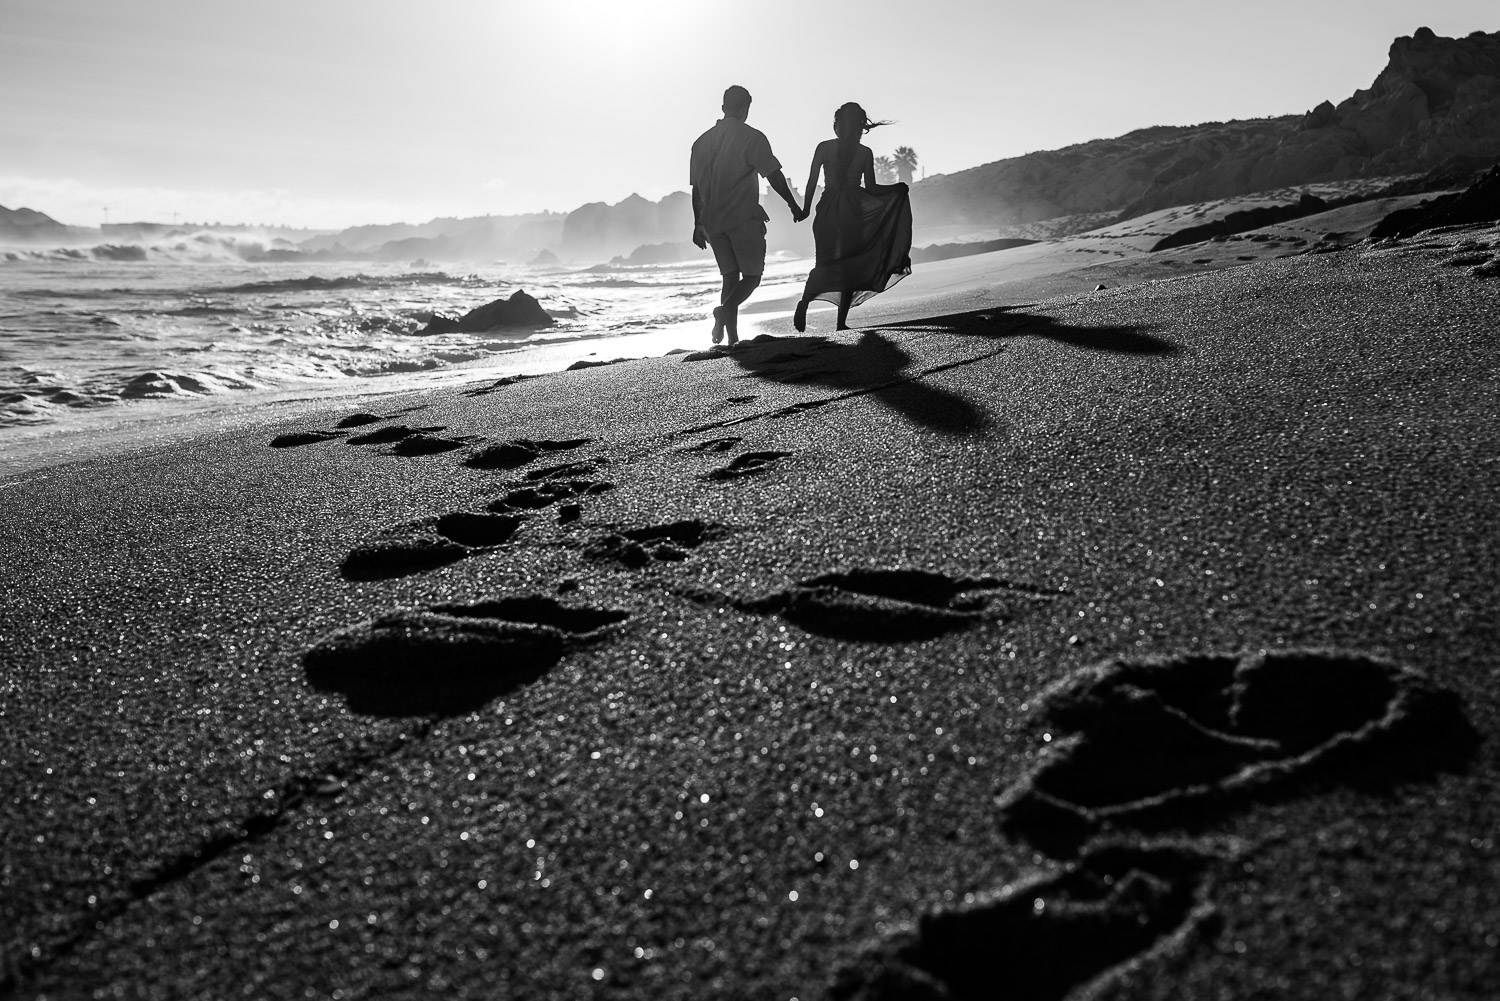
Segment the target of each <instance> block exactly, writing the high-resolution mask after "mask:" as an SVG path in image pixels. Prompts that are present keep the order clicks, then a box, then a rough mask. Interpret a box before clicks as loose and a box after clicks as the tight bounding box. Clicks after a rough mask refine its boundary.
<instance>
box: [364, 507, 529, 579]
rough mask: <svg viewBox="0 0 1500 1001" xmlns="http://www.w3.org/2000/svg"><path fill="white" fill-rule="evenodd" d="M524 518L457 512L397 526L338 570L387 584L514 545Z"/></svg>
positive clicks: (367, 545)
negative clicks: (513, 537) (514, 538)
mask: <svg viewBox="0 0 1500 1001" xmlns="http://www.w3.org/2000/svg"><path fill="white" fill-rule="evenodd" d="M522 521H523V519H522V518H521V517H520V516H519V515H514V514H484V513H480V512H475V511H455V512H453V513H451V514H445V515H442V516H440V517H437V518H427V519H424V520H422V521H414V522H409V523H408V524H405V525H398V526H397V527H395V528H392V529H390V530H388V531H386V532H384V533H382V534H381V535H380V536H378V537H376V538H374V539H371V540H370V541H368V542H365V543H363V544H361V545H359V546H356V547H355V548H354V549H353V550H351V551H350V553H349V555H348V556H346V557H344V562H343V563H342V564H341V565H340V567H339V570H340V572H341V573H342V574H343V576H344V578H345V579H346V580H384V579H388V578H391V577H405V576H408V575H410V574H415V573H422V572H423V571H425V570H433V569H436V568H437V567H440V566H446V565H447V564H449V563H455V562H457V561H458V560H461V559H463V558H464V557H466V556H473V555H475V554H476V553H482V552H485V551H487V550H489V549H493V548H494V547H496V546H499V545H503V544H504V543H506V542H508V541H510V538H511V537H512V536H513V535H515V534H516V530H517V529H518V528H520V527H521V522H522Z"/></svg>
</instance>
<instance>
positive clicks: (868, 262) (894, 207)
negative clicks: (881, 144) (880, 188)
mask: <svg viewBox="0 0 1500 1001" xmlns="http://www.w3.org/2000/svg"><path fill="white" fill-rule="evenodd" d="M849 173H850V170H849V169H848V168H845V169H843V170H839V169H837V168H835V167H834V165H832V164H830V165H829V169H828V170H827V172H826V174H825V177H826V178H827V179H828V184H827V187H825V188H824V190H823V195H822V197H820V198H819V199H818V208H817V215H816V216H815V217H814V218H813V240H814V242H815V244H816V246H817V260H816V265H815V267H814V268H813V269H812V273H811V274H809V275H808V276H807V287H806V289H805V290H804V292H803V295H804V297H805V298H808V299H823V300H825V301H827V302H831V303H833V304H834V305H838V302H839V297H840V296H841V295H842V294H843V293H845V292H852V293H854V299H853V302H852V303H851V305H856V306H857V305H859V304H860V303H862V302H864V301H865V300H866V299H868V298H870V297H871V296H872V295H876V294H878V293H880V292H884V291H885V290H886V289H888V288H890V287H891V286H892V285H894V284H896V283H897V282H899V281H900V280H901V279H903V278H905V277H906V276H907V275H909V274H911V197H910V194H909V193H908V191H907V190H905V189H895V190H891V191H884V192H881V193H880V194H875V193H873V192H870V191H868V190H866V189H865V188H864V187H863V186H861V185H860V183H859V174H858V171H857V170H855V171H854V176H853V177H852V178H851V177H849Z"/></svg>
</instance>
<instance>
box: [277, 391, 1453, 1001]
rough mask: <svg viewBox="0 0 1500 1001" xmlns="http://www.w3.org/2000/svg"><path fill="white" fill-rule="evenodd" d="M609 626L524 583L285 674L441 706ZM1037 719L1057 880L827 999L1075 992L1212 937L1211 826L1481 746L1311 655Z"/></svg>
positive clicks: (1366, 675) (741, 600) (408, 558)
mask: <svg viewBox="0 0 1500 1001" xmlns="http://www.w3.org/2000/svg"><path fill="white" fill-rule="evenodd" d="M380 419H381V418H375V417H373V415H355V416H354V417H351V418H346V419H345V421H342V422H340V426H339V429H338V430H336V431H333V432H303V433H301V435H302V436H303V437H302V438H299V439H298V440H295V441H291V440H288V439H292V438H297V435H284V436H282V438H279V439H277V440H276V441H274V442H272V444H273V445H274V446H276V447H292V446H294V445H301V444H311V443H314V442H316V441H326V440H329V439H331V438H335V437H339V436H341V435H342V434H343V433H344V431H345V429H347V428H350V427H357V426H360V424H361V423H374V422H375V421H378V420H380ZM441 430H442V428H421V429H414V428H406V427H404V426H395V427H388V428H385V429H382V431H383V433H382V432H369V433H365V434H363V435H360V436H358V438H360V439H362V440H363V441H365V442H366V443H370V444H377V443H381V442H403V441H407V440H409V439H410V438H412V437H414V436H424V437H425V436H433V435H435V433H436V432H438V431H441ZM311 436H316V437H311ZM448 440H457V439H448ZM349 441H350V442H351V443H357V442H356V439H355V438H350V439H349ZM740 442H741V439H740V438H738V437H733V436H726V437H719V438H713V439H708V440H705V441H702V442H699V443H697V444H695V445H691V446H688V447H686V448H684V449H680V450H679V451H681V452H684V453H687V454H693V455H703V456H709V455H716V454H725V453H728V452H731V451H733V450H734V449H735V448H736V447H737V446H738V445H739V444H740ZM467 444H471V443H469V442H467V441H460V445H467ZM586 444H589V440H588V439H584V438H577V439H569V440H561V441H533V440H528V439H522V440H517V441H512V442H505V443H500V444H495V445H489V446H485V447H483V448H481V449H479V450H477V451H475V452H473V453H472V454H471V455H470V456H469V457H468V459H466V460H465V464H466V465H468V466H470V467H471V468H477V469H501V470H513V469H520V468H521V467H524V466H526V465H529V464H531V463H533V462H535V461H537V460H538V459H540V458H542V457H544V456H547V455H551V454H555V453H561V452H567V451H571V450H573V449H576V448H579V447H582V446H583V445H586ZM423 447H426V446H423ZM399 454H418V453H416V452H407V453H399ZM789 454H790V453H786V452H775V451H748V452H742V453H740V454H739V455H736V456H735V457H734V458H733V459H731V460H730V461H729V462H728V463H727V464H725V465H723V466H720V467H718V468H716V469H714V470H711V471H709V472H706V473H703V474H700V479H704V480H707V481H717V482H723V481H731V480H735V479H739V478H741V477H744V476H750V475H754V474H756V473H759V472H762V471H765V470H767V469H768V468H769V467H770V466H772V465H773V464H774V463H776V462H778V461H780V460H782V459H784V458H786V457H788V455H789ZM605 464H606V460H604V459H602V458H593V459H583V460H575V461H566V462H560V463H554V464H552V465H548V466H543V467H539V468H537V469H534V470H531V471H530V472H528V473H526V474H525V476H524V479H523V480H522V481H521V482H520V483H518V484H512V485H511V486H510V487H509V488H508V489H507V491H506V492H505V493H504V494H503V495H502V496H501V497H500V498H499V499H497V500H496V501H494V502H493V503H491V504H490V505H489V509H488V510H487V511H485V512H453V513H450V514H445V515H442V516H439V517H436V518H430V519H425V520H422V521H418V522H413V523H409V524H407V525H402V526H397V527H396V528H393V529H391V530H389V531H387V532H386V533H383V534H382V535H381V536H379V537H377V538H376V539H373V540H371V541H370V542H369V543H366V544H365V545H363V546H360V547H358V548H356V549H355V550H354V551H352V552H351V553H350V554H349V556H348V558H347V559H346V560H345V561H344V564H343V567H342V570H343V573H344V575H345V576H346V577H350V578H354V579H368V578H373V577H383V576H386V577H388V576H398V575H402V574H405V573H414V572H420V571H422V570H425V569H431V568H433V567H437V566H441V565H444V564H445V563H449V562H453V561H455V560H458V559H462V558H464V557H466V556H469V555H472V554H474V553H479V552H486V551H489V550H492V549H494V548H496V547H498V546H502V545H504V544H506V543H507V542H509V541H510V540H511V539H512V538H513V537H514V536H515V534H516V533H517V532H518V531H519V530H520V528H521V526H522V525H523V523H524V521H525V519H526V518H527V517H528V516H530V515H531V514H534V513H535V512H537V511H538V510H540V509H542V508H546V507H551V506H554V505H556V506H558V507H559V508H560V509H561V517H560V519H559V520H560V521H561V522H562V523H564V524H566V523H568V522H569V521H571V520H577V518H578V516H579V512H578V501H579V500H580V499H581V498H585V497H587V496H590V495H592V494H597V493H601V492H604V491H607V490H609V489H611V488H612V486H613V484H610V483H608V482H606V481H604V480H602V479H598V478H596V476H597V474H598V473H599V472H600V470H601V469H602V468H603V467H604V466H605ZM728 531H729V529H728V528H727V527H726V526H723V525H718V524H714V523H710V522H705V521H701V520H696V519H694V520H684V521H678V522H672V523H669V524H663V525H651V526H642V527H637V528H625V529H621V530H618V531H615V532H610V533H607V534H605V535H603V536H601V537H599V538H596V539H594V540H592V541H591V542H588V543H587V544H585V545H584V547H583V550H582V556H583V558H584V559H587V560H590V561H593V562H599V563H605V564H611V565H616V566H620V567H623V568H626V569H641V568H644V567H646V566H649V565H651V564H653V563H655V562H661V561H665V562H675V561H679V560H682V559H684V558H686V557H687V555H688V553H689V551H690V550H692V549H695V548H697V547H698V546H701V545H703V544H705V543H708V542H712V541H714V540H716V539H719V538H722V537H724V536H725V535H726V534H727V533H728ZM677 593H678V594H679V595H680V596H682V597H685V598H688V599H690V600H693V601H695V602H698V603H700V604H707V605H719V606H724V605H727V606H730V607H734V608H736V609H737V610H739V611H742V612H745V613H748V614H755V615H763V616H774V617H778V618H781V619H783V620H784V621H786V622H788V623H791V624H792V625H794V626H796V627H798V628H800V629H803V630H805V631H807V632H810V633H813V634H816V635H821V636H826V637H829V638H833V639H837V640H842V641H852V642H878V643H902V642H922V641H926V640H931V639H935V638H937V637H941V636H944V635H947V634H951V633H955V632H959V631H962V630H967V629H971V628H974V627H976V626H978V625H980V624H983V623H994V622H1004V621H1010V620H1013V619H1014V618H1015V617H1017V616H1020V615H1024V614H1027V613H1028V612H1030V611H1032V610H1035V609H1039V608H1042V607H1044V606H1045V605H1046V604H1047V603H1049V602H1051V601H1054V600H1056V598H1058V597H1059V596H1060V595H1063V594H1065V593H1066V592H1061V591H1057V590H1053V589H1048V588H1043V587H1036V586H1032V585H1027V584H1017V583H1014V582H1008V581H1004V580H1000V579H997V578H993V577H981V578H959V577H950V576H947V575H944V574H939V573H933V572H929V571H922V570H906V569H897V570H892V569H854V570H850V571H846V572H842V573H829V574H822V575H818V576H814V577H811V578H807V579H804V580H801V581H798V582H795V583H793V584H791V585H790V586H788V587H786V588H784V589H781V590H777V591H773V592H770V593H766V594H762V595H758V596H749V597H745V596H733V595H723V594H718V593H712V592H702V591H691V590H686V591H678V592H677ZM628 618H629V613H627V612H626V611H624V610H619V609H604V608H590V607H584V606H568V605H564V604H562V603H561V602H559V601H557V600H555V599H553V598H550V597H541V596H519V597H508V598H500V599H495V600H489V601H480V602H475V603H472V604H466V605H464V604H442V605H433V606H430V607H427V608H418V609H398V610H395V611H392V612H389V613H386V614H384V615H381V616H378V617H376V618H374V619H370V620H368V621H365V622H361V623H358V624H356V625H354V626H351V627H349V628H347V629H343V630H340V631H338V632H335V633H333V634H331V635H329V636H326V637H325V638H323V639H322V640H320V641H319V642H318V643H316V644H315V645H314V646H313V647H312V648H311V649H310V650H309V651H308V652H307V654H306V656H305V658H304V665H305V668H306V672H307V677H308V680H309V682H310V683H311V684H312V685H313V686H314V687H316V688H319V689H323V690H330V691H337V692H340V693H342V694H344V696H345V697H346V699H347V700H348V703H349V705H350V707H351V708H352V709H354V710H355V711H357V712H368V713H373V714H391V715H412V714H416V715H448V714H453V713H461V712H468V711H472V710H474V709H476V708H479V707H480V706H482V705H483V704H485V703H486V702H488V701H489V700H491V699H493V698H496V697H498V696H500V695H503V694H505V693H506V692H508V691H511V690H513V689H515V688H516V687H518V686H520V685H524V684H526V683H528V682H529V681H531V680H534V679H535V678H537V677H539V676H541V675H542V674H543V673H545V672H546V671H547V670H549V669H550V668H551V667H552V666H553V665H555V664H556V663H557V662H558V661H559V660H561V659H562V658H563V657H564V656H566V655H568V654H569V653H571V652H573V651H577V650H581V649H584V648H586V647H588V646H590V645H592V644H595V643H598V642H601V641H603V640H605V639H607V638H608V637H609V636H610V635H611V634H612V633H613V631H614V630H615V629H616V628H617V627H619V626H621V625H622V624H623V623H624V622H626V621H627V620H628ZM1035 713H1036V716H1037V721H1038V722H1039V723H1040V724H1042V725H1044V726H1045V727H1046V728H1047V729H1048V732H1049V735H1050V736H1051V737H1052V739H1051V740H1050V741H1049V743H1048V744H1047V745H1046V746H1045V748H1044V749H1043V751H1042V752H1041V754H1040V755H1039V756H1038V758H1037V760H1036V763H1035V765H1034V766H1033V767H1032V768H1031V769H1030V770H1029V771H1028V772H1027V773H1026V774H1025V775H1024V776H1022V777H1021V778H1020V779H1019V780H1018V781H1016V782H1015V783H1013V784H1012V785H1010V786H1009V787H1007V788H1005V789H1002V790H1001V791H1000V792H999V793H998V795H997V796H996V798H995V806H996V817H997V822H998V826H999V828H1000V830H1002V831H1003V832H1004V833H1005V834H1006V835H1007V836H1008V837H1010V838H1012V839H1015V840H1019V841H1022V842H1026V843H1029V844H1031V845H1033V846H1035V847H1036V848H1038V849H1041V850H1043V851H1045V852H1047V853H1049V854H1051V855H1052V856H1053V857H1054V858H1056V859H1058V860H1060V861H1061V862H1063V863H1064V864H1063V866H1062V868H1061V870H1060V871H1059V872H1056V873H1055V874H1049V875H1038V876H1035V877H1032V878H1029V879H1023V880H1021V881H1019V882H1017V883H1015V884H1013V885H1010V886H1008V887H1006V888H1005V889H1003V890H1000V891H997V892H994V893H992V894H988V895H984V896H981V897H980V898H979V899H977V900H975V901H974V902H972V903H967V904H965V905H963V906H961V907H952V908H942V909H939V910H936V911H933V912H931V913H929V914H927V915H925V916H923V917H922V918H921V919H920V920H919V921H918V922H917V923H916V924H915V925H914V926H911V927H908V928H904V929H902V930H900V931H898V932H896V933H894V934H891V935H889V936H887V937H886V938H884V939H883V940H881V941H878V942H876V943H873V944H871V945H869V946H867V947H865V948H864V949H863V950H862V951H861V952H860V953H859V954H858V955H857V956H856V957H854V959H853V960H852V961H850V962H848V963H846V964H845V965H843V966H842V967H841V968H839V969H838V970H837V972H836V974H835V976H834V978H833V983H832V985H831V988H830V996H831V997H832V998H835V999H838V1001H896V999H908V998H923V999H966V998H987V997H991V996H994V995H995V993H996V992H997V990H999V989H1000V987H1001V980H1002V979H1003V986H1004V991H1005V995H1006V996H1007V997H1013V998H1017V999H1031V1001H1041V999H1061V998H1064V997H1066V996H1069V995H1070V994H1073V993H1075V992H1081V993H1083V994H1092V993H1094V992H1095V991H1097V990H1100V989H1102V988H1104V987H1106V986H1107V985H1108V984H1109V983H1111V982H1112V981H1116V980H1118V979H1120V978H1122V977H1126V976H1129V975H1130V974H1131V973H1132V972H1133V971H1136V970H1138V969H1140V968H1141V967H1142V966H1143V965H1144V964H1147V963H1149V962H1150V961H1151V960H1152V959H1153V958H1154V957H1155V956H1157V955H1159V954H1162V953H1164V952H1168V951H1171V950H1174V949H1178V948H1181V947H1184V945H1185V944H1186V943H1189V942H1191V941H1192V940H1193V939H1194V937H1195V936H1197V935H1200V934H1209V933H1210V929H1211V926H1212V921H1211V920H1210V918H1211V917H1212V915H1213V913H1214V907H1213V903H1212V890H1213V885H1214V877H1215V873H1216V872H1217V871H1218V870H1219V869H1221V868H1222V867H1223V865H1224V864H1225V863H1226V862H1227V861H1231V860H1230V859H1228V858H1227V856H1225V855H1224V854H1223V853H1222V852H1221V851H1220V850H1218V849H1215V848H1213V847H1211V846H1210V845H1209V844H1207V843H1205V842H1201V841H1194V840H1191V838H1190V835H1191V834H1193V833H1195V832H1201V831H1202V830H1203V829H1204V828H1206V827H1207V826H1208V825H1210V824H1211V823H1212V821H1213V820H1214V819H1216V818H1218V817H1222V816H1224V815H1226V814H1227V813H1229V812H1231V811H1234V810H1236V809H1242V808H1244V807H1245V806H1246V805H1248V804H1251V803H1253V802H1255V801H1256V800H1258V799H1263V798H1267V797H1271V796H1287V795H1294V794H1296V793H1298V792H1301V791H1305V790H1307V789H1309V788H1311V787H1314V786H1316V785H1318V784H1324V785H1326V784H1336V783H1366V782H1379V783H1390V782H1393V781H1407V780H1419V779H1423V778H1428V777H1430V776H1432V775H1433V774H1435V773H1436V772H1439V771H1443V770H1458V769H1461V768H1462V767H1464V765H1465V764H1466V763H1467V761H1468V760H1469V758H1470V757H1472V755H1473V753H1474V749H1475V747H1476V745H1477V736H1476V733H1475V731H1474V729H1473V728H1472V726H1471V725H1470V724H1469V722H1468V720H1467V719H1466V718H1465V716H1464V713H1463V711H1462V707H1461V705H1460V703H1459V701H1458V700H1457V698H1456V697H1455V696H1453V695H1452V693H1450V692H1447V691H1445V690H1443V689H1440V688H1438V687H1437V686H1435V685H1434V684H1433V683H1432V682H1430V681H1429V680H1428V679H1426V678H1425V677H1423V676H1422V675H1419V674H1417V673H1415V672H1413V671H1410V670H1407V669H1404V668H1402V667H1400V666H1398V665H1394V664H1390V663H1387V662H1384V661H1380V660H1376V659H1373V658H1368V657H1362V656H1358V655H1352V654H1345V653H1338V652H1331V651H1321V650H1290V651H1277V652H1261V653H1256V654H1247V655H1204V656H1186V657H1179V658H1175V659H1158V660H1147V661H1131V660H1112V661H1107V662H1105V663H1102V664H1099V665H1097V666H1094V667H1091V668H1088V669H1085V670H1083V671H1080V672H1078V673H1076V674H1075V675H1073V676H1071V677H1069V678H1067V679H1065V680H1064V681H1063V682H1061V683H1060V684H1058V685H1057V686H1055V687H1053V688H1052V689H1050V690H1049V691H1047V692H1046V693H1045V694H1044V695H1043V696H1042V697H1041V698H1040V699H1039V700H1038V702H1037V708H1036V709H1035ZM1126 835H1129V837H1128V838H1127V837H1126ZM1143 838H1144V839H1143Z"/></svg>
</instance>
